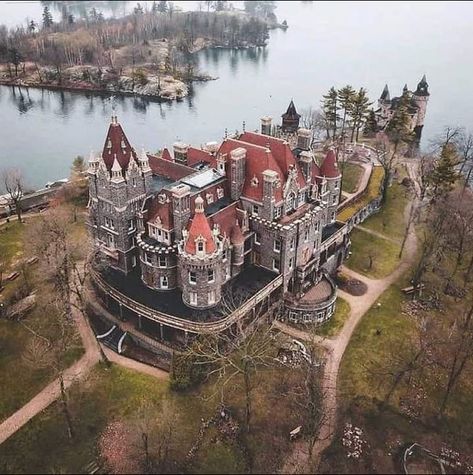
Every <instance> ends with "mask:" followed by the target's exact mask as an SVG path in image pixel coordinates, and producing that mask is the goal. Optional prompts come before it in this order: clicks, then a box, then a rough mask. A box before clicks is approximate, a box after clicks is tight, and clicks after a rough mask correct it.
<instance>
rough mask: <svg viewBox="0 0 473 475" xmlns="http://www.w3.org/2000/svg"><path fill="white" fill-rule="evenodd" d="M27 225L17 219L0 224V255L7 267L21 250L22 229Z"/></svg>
mask: <svg viewBox="0 0 473 475" xmlns="http://www.w3.org/2000/svg"><path fill="white" fill-rule="evenodd" d="M25 226H27V224H26V223H24V224H22V223H19V222H18V221H12V222H10V223H8V224H4V225H3V226H0V256H2V259H3V260H4V261H5V264H6V266H7V268H8V267H9V266H11V265H12V263H13V261H14V259H15V258H16V257H18V256H19V255H21V252H22V250H23V241H22V237H23V230H24V229H25Z"/></svg>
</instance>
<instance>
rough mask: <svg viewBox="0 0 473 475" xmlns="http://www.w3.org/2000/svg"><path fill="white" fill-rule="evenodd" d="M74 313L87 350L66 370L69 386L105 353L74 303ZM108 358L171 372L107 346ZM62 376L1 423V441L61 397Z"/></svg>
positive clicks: (161, 374)
mask: <svg viewBox="0 0 473 475" xmlns="http://www.w3.org/2000/svg"><path fill="white" fill-rule="evenodd" d="M73 317H74V320H75V322H76V325H77V329H78V331H79V334H80V336H81V339H82V344H83V346H84V349H85V354H84V356H82V358H81V359H80V360H79V361H77V362H75V363H74V364H73V365H72V366H70V367H69V368H68V369H66V370H65V371H64V375H63V376H64V385H65V387H66V389H67V388H69V387H70V386H71V385H72V384H73V383H74V382H76V381H80V380H82V379H85V378H86V377H87V376H88V375H89V374H90V372H91V370H92V368H93V367H94V366H95V365H96V364H97V363H98V362H99V361H100V359H101V355H100V351H99V346H98V342H97V340H96V338H95V335H94V333H93V331H92V329H91V328H90V325H89V323H88V321H87V320H86V318H85V317H84V315H82V313H81V312H79V311H78V310H77V309H75V308H74V307H73ZM103 349H104V352H105V355H106V356H107V358H108V359H109V360H110V361H111V362H112V363H115V364H118V365H120V366H123V367H125V368H128V369H132V370H135V371H138V372H140V373H144V374H147V375H149V376H153V377H155V378H158V379H165V378H167V377H168V374H167V373H166V372H165V371H162V370H160V369H158V368H155V367H154V366H148V365H146V364H143V363H140V362H138V361H135V360H131V359H129V358H125V357H124V356H121V355H118V354H117V353H115V352H113V351H112V350H109V349H108V348H103ZM60 394H61V392H60V387H59V379H55V380H54V381H53V382H51V383H50V384H48V385H47V386H46V387H45V388H44V389H43V390H42V391H41V392H39V393H38V394H37V395H36V396H35V397H34V398H33V399H31V401H29V402H28V403H27V404H25V405H24V406H23V407H22V408H21V409H19V410H18V411H16V412H15V413H14V414H12V415H11V416H10V417H9V418H8V419H6V420H5V421H3V422H2V423H1V424H0V444H2V443H3V442H5V440H7V439H8V438H9V437H11V436H12V435H13V434H14V433H15V432H16V431H17V430H19V429H21V428H22V427H23V426H24V425H25V424H26V423H27V422H28V421H30V420H31V419H32V418H33V417H34V416H36V415H37V414H39V413H40V412H41V411H43V410H44V409H46V408H47V407H48V406H49V405H50V404H52V403H53V402H54V401H56V400H57V399H58V398H59V397H60Z"/></svg>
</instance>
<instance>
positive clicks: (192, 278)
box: [189, 271, 197, 284]
mask: <svg viewBox="0 0 473 475" xmlns="http://www.w3.org/2000/svg"><path fill="white" fill-rule="evenodd" d="M189 283H190V284H196V283H197V275H196V273H195V272H193V271H190V272H189Z"/></svg>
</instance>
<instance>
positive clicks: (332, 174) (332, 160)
mask: <svg viewBox="0 0 473 475" xmlns="http://www.w3.org/2000/svg"><path fill="white" fill-rule="evenodd" d="M320 173H321V174H322V176H324V177H326V178H338V177H340V176H341V175H342V174H341V173H340V170H339V169H338V163H337V155H336V153H335V150H329V151H328V152H327V155H326V156H325V158H324V161H323V162H322V165H321V167H320Z"/></svg>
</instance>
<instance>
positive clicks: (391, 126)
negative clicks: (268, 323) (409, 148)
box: [386, 93, 414, 153]
mask: <svg viewBox="0 0 473 475" xmlns="http://www.w3.org/2000/svg"><path fill="white" fill-rule="evenodd" d="M408 106H409V95H408V94H407V93H404V94H403V95H402V96H401V99H400V102H399V105H398V107H397V109H396V110H395V112H394V114H393V116H392V117H391V120H390V121H389V123H388V125H387V127H386V133H387V134H388V137H389V139H390V140H391V142H392V143H393V144H394V153H396V152H397V150H398V148H399V145H401V144H402V143H405V144H410V143H411V142H412V140H413V139H414V133H413V131H412V130H411V128H410V125H411V117H410V115H409V111H408Z"/></svg>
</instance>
